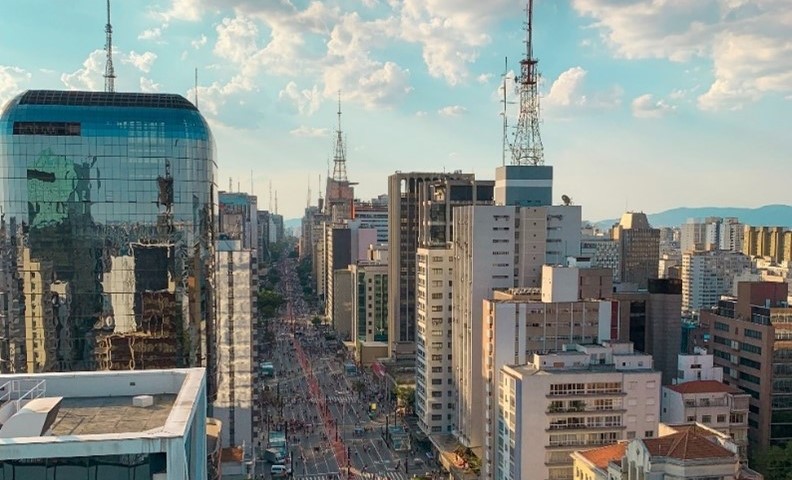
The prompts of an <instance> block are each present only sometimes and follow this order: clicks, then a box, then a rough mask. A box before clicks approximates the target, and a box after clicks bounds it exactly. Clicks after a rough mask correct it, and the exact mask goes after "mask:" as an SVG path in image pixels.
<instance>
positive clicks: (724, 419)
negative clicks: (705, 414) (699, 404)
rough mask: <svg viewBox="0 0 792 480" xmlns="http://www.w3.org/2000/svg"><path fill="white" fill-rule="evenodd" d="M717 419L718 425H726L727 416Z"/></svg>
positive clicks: (719, 416)
mask: <svg viewBox="0 0 792 480" xmlns="http://www.w3.org/2000/svg"><path fill="white" fill-rule="evenodd" d="M716 419H717V422H718V423H726V415H718V416H717V417H716Z"/></svg>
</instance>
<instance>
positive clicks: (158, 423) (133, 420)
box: [52, 394, 176, 436]
mask: <svg viewBox="0 0 792 480" xmlns="http://www.w3.org/2000/svg"><path fill="white" fill-rule="evenodd" d="M153 397H154V405H152V406H150V407H135V406H133V405H132V398H133V397H131V396H128V397H71V398H64V399H63V402H61V407H60V411H59V412H58V417H57V418H56V419H55V423H54V424H53V425H52V435H55V436H64V435H92V434H102V433H131V432H145V431H148V430H158V429H161V428H162V427H164V426H165V422H166V421H167V420H168V415H170V413H171V409H172V408H173V404H174V403H175V402H176V395H173V394H164V395H153Z"/></svg>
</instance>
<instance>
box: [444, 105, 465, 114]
mask: <svg viewBox="0 0 792 480" xmlns="http://www.w3.org/2000/svg"><path fill="white" fill-rule="evenodd" d="M467 111H468V110H467V108H465V107H463V106H461V105H449V106H447V107H443V108H441V109H440V110H438V111H437V113H438V114H440V115H442V116H444V117H456V116H459V115H464V114H466V113H467Z"/></svg>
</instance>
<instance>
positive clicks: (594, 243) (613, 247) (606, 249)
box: [580, 235, 621, 282]
mask: <svg viewBox="0 0 792 480" xmlns="http://www.w3.org/2000/svg"><path fill="white" fill-rule="evenodd" d="M580 258H581V259H582V260H584V261H588V262H589V264H590V265H591V267H592V268H609V269H610V270H611V272H612V274H613V281H614V282H621V254H620V252H619V242H617V241H615V240H613V239H611V238H608V237H603V236H593V235H583V236H582V238H581V239H580Z"/></svg>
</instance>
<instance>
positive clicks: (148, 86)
mask: <svg viewBox="0 0 792 480" xmlns="http://www.w3.org/2000/svg"><path fill="white" fill-rule="evenodd" d="M160 87H161V85H160V84H159V83H154V80H152V79H150V78H146V77H140V91H141V92H143V93H156V92H159V91H160Z"/></svg>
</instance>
